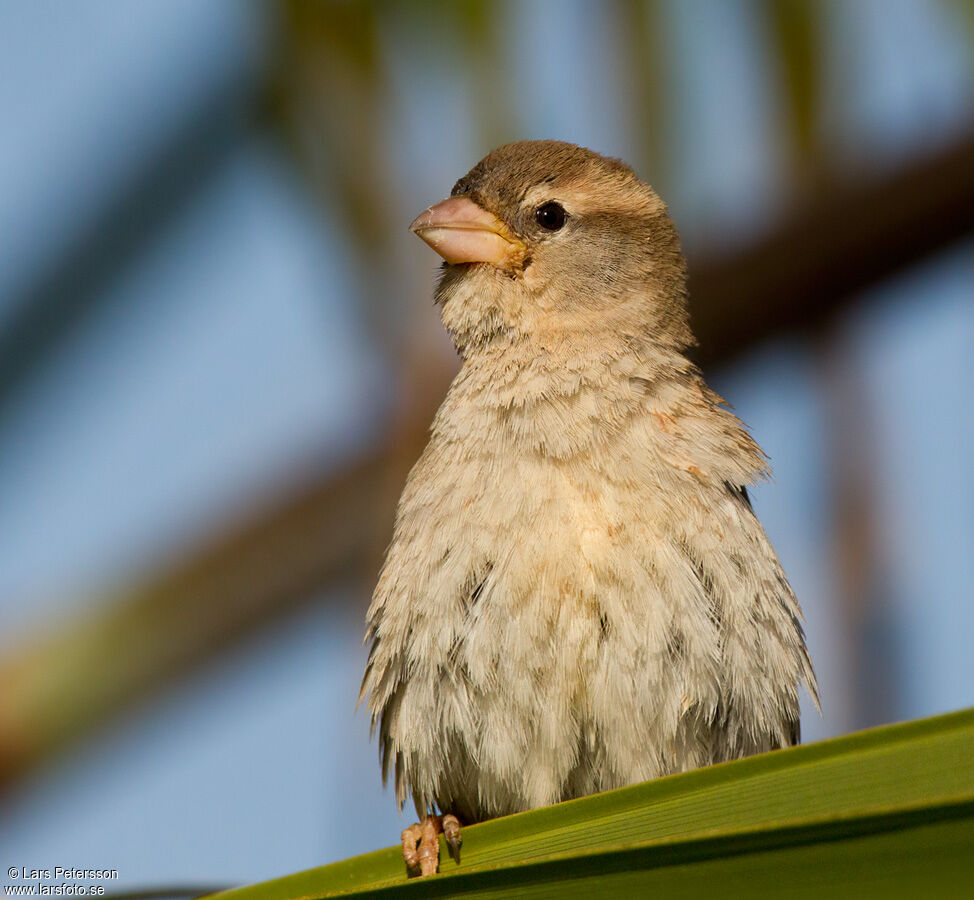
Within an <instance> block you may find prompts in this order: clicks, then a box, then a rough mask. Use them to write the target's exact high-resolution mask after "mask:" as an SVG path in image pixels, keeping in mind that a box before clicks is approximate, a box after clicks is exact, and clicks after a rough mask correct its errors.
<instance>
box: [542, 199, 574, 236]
mask: <svg viewBox="0 0 974 900" xmlns="http://www.w3.org/2000/svg"><path fill="white" fill-rule="evenodd" d="M534 218H535V220H536V221H537V223H538V224H539V225H540V226H541V227H542V228H543V229H544V230H545V231H557V230H558V229H559V228H561V227H562V226H563V225H564V224H565V219H567V218H568V213H566V212H565V207H564V206H562V205H561V204H560V203H555V202H554V200H551V201H549V202H548V203H542V204H541V206H539V207H538V208H537V209H536V210H535V211H534Z"/></svg>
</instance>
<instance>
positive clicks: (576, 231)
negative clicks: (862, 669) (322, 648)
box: [361, 141, 818, 875]
mask: <svg viewBox="0 0 974 900" xmlns="http://www.w3.org/2000/svg"><path fill="white" fill-rule="evenodd" d="M410 228H411V230H412V231H413V232H415V233H416V234H417V235H418V236H419V237H420V238H422V239H423V240H424V241H425V242H426V243H427V244H428V245H429V246H430V247H432V248H433V249H434V250H435V251H436V252H437V253H438V254H439V255H440V256H441V257H443V260H444V262H443V267H442V272H441V275H440V278H439V283H438V285H437V287H436V291H435V300H436V305H437V306H438V307H439V311H440V314H441V317H442V319H443V323H444V324H445V326H446V328H447V329H448V331H449V333H450V335H451V336H452V338H453V341H454V343H455V345H456V348H457V350H458V352H459V354H460V356H461V358H462V367H461V370H460V372H459V374H458V375H457V376H456V378H455V379H454V381H453V383H452V385H451V386H450V388H449V391H448V392H447V395H446V398H445V400H444V401H443V404H442V406H441V407H440V409H439V411H438V412H437V414H436V417H435V419H434V421H433V424H432V426H431V429H430V439H429V444H428V445H427V447H426V449H425V450H424V452H423V454H422V456H421V457H420V459H419V461H418V462H417V463H416V465H415V467H414V468H413V469H412V471H411V472H410V474H409V477H408V480H407V482H406V485H405V488H404V490H403V494H402V497H401V499H400V501H399V506H398V510H397V514H396V521H395V529H394V534H393V538H392V542H391V544H390V546H389V549H388V552H387V556H386V559H385V562H384V565H383V567H382V570H381V573H380V575H379V579H378V584H377V586H376V588H375V593H374V596H373V598H372V603H371V605H370V607H369V610H368V614H367V632H366V642H367V643H369V644H370V651H369V657H368V662H367V665H366V669H365V676H364V679H363V683H362V690H361V699H364V698H366V697H367V698H368V699H367V704H368V709H369V711H370V713H371V719H372V726H373V732H374V731H375V730H376V729H377V730H378V734H379V749H380V757H381V763H382V770H383V778H384V779H385V778H386V777H387V776H388V773H389V771H390V770H391V771H393V772H394V778H395V790H396V799H397V801H398V804H399V808H400V810H401V809H402V807H403V804H404V803H405V801H406V798H407V795H412V798H413V801H414V802H415V806H416V811H417V814H418V816H419V819H420V822H419V823H418V824H416V825H413V826H411V827H409V828H407V829H406V830H405V831H403V834H402V841H403V857H404V860H405V862H406V865H407V868H408V869H409V871H410V872H411V873H413V874H416V873H418V874H422V875H427V874H430V873H433V872H435V871H437V869H438V865H439V839H438V836H437V835H438V833H440V832H442V833H444V836H445V838H446V842H447V845H448V848H449V850H450V852H451V855H453V856H454V857H455V858H456V860H457V862H459V850H460V842H461V834H460V826H461V823H462V824H464V825H469V824H472V823H475V822H480V821H482V820H484V819H489V818H492V817H495V816H504V815H508V814H510V813H515V812H519V811H522V810H528V809H533V808H535V807H539V806H546V805H549V804H553V803H557V802H559V801H562V800H567V799H570V798H574V797H580V796H582V795H585V794H591V793H594V792H598V791H604V790H608V789H611V788H618V787H622V786H624V785H629V784H633V783H634V782H640V781H646V780H648V779H652V778H658V777H660V776H662V775H667V774H670V773H674V772H683V771H686V770H688V769H693V768H696V767H698V766H705V765H709V764H711V763H717V762H722V761H725V760H732V759H737V758H739V757H743V756H747V755H749V754H753V753H761V752H764V751H769V750H773V749H776V748H780V747H787V746H790V745H792V744H795V743H797V742H798V740H799V696H798V695H799V688H800V686H801V685H802V684H804V685H805V686H806V687H807V688H808V690H809V692H810V693H811V695H812V698H813V699H814V700H815V702H816V704H817V702H818V701H817V688H816V683H815V675H814V673H813V670H812V664H811V661H810V658H809V654H808V650H807V649H806V645H805V638H804V633H803V629H802V618H801V611H800V609H799V605H798V602H797V600H796V599H795V595H794V593H793V591H792V589H791V587H790V586H789V584H788V581H787V579H786V577H785V573H784V571H783V570H782V567H781V564H780V563H779V561H778V558H777V556H776V555H775V551H774V550H773V548H772V546H771V543H770V542H769V540H768V537H767V535H766V534H765V532H764V529H763V528H762V526H761V524H760V522H759V521H758V519H757V517H756V516H755V513H754V510H753V509H752V507H751V503H750V501H749V499H748V494H747V485H750V484H753V483H754V482H756V481H758V480H760V479H761V478H763V477H765V476H766V475H767V474H768V472H769V470H768V464H767V459H766V457H765V455H764V454H763V452H762V451H761V449H760V448H759V446H758V445H757V444H756V443H755V441H754V440H753V439H752V438H751V436H750V435H749V433H748V431H747V429H746V427H745V426H744V425H743V424H742V423H741V422H740V421H739V420H738V419H737V418H736V417H735V416H734V415H733V414H732V413H731V412H730V411H729V410H728V409H727V407H726V405H725V404H724V401H723V400H722V399H721V397H719V396H718V395H717V394H716V393H714V392H713V391H712V390H711V389H710V388H709V387H708V386H707V385H706V383H705V382H704V379H703V377H702V374H701V372H700V370H699V369H698V368H697V367H696V366H695V365H694V364H693V363H692V362H691V361H690V360H689V359H688V357H687V351H688V350H689V349H690V348H691V347H692V346H693V345H694V338H693V334H692V332H691V329H690V322H689V316H688V312H687V286H686V265H685V262H684V258H683V254H682V251H681V247H680V240H679V237H678V235H677V231H676V228H675V226H674V224H673V221H672V220H671V218H670V216H669V215H668V213H667V209H666V206H665V205H664V203H663V202H662V200H660V198H659V197H658V196H657V195H656V193H655V192H654V191H653V190H652V188H650V187H649V185H647V184H646V183H644V182H643V181H641V180H640V179H639V177H638V176H637V175H636V173H635V172H634V171H633V169H632V168H630V167H629V166H628V165H626V164H625V163H623V162H621V161H620V160H617V159H609V158H606V157H604V156H601V155H599V154H598V153H595V152H593V151H591V150H587V149H583V148H581V147H577V146H575V145H573V144H568V143H563V142H559V141H523V142H519V143H513V144H507V145H505V146H503V147H500V148H498V149H496V150H494V151H492V152H491V153H489V154H488V155H487V156H486V157H484V159H482V160H481V161H480V162H479V163H477V165H476V166H474V167H473V169H471V170H470V172H469V173H467V174H466V175H465V176H463V177H462V178H461V179H460V180H459V181H458V182H457V183H456V185H455V186H454V188H453V191H452V193H451V195H450V197H449V198H448V199H446V200H443V201H442V202H440V203H437V204H436V205H435V206H431V207H430V208H429V209H427V210H426V211H425V212H423V213H422V214H421V215H420V216H419V217H418V218H417V219H416V220H415V221H414V222H413V223H412V225H411V226H410Z"/></svg>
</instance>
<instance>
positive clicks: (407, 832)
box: [402, 814, 463, 876]
mask: <svg viewBox="0 0 974 900" xmlns="http://www.w3.org/2000/svg"><path fill="white" fill-rule="evenodd" d="M441 832H442V834H443V838H444V840H445V841H446V846H447V849H448V850H449V851H450V856H451V857H452V858H453V859H454V860H455V861H456V862H457V863H458V864H459V862H460V846H461V845H462V844H463V836H462V835H461V834H460V822H459V820H458V819H457V817H456V816H454V815H450V814H447V815H445V816H426V817H425V818H424V819H423V821H422V822H417V823H416V824H415V825H410V826H409V827H408V828H404V829H403V832H402V858H403V861H404V862H405V863H406V868H407V869H408V870H409V872H410V874H412V875H420V876H426V875H435V874H436V873H437V872H438V871H439V868H440V841H439V835H440V833H441Z"/></svg>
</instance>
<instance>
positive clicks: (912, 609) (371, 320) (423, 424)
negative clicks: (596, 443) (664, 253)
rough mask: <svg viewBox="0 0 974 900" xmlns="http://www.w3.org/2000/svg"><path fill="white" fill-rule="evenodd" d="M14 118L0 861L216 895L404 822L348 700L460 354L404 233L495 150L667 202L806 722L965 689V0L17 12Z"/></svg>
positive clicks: (970, 115)
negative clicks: (611, 160)
mask: <svg viewBox="0 0 974 900" xmlns="http://www.w3.org/2000/svg"><path fill="white" fill-rule="evenodd" d="M0 129H2V139H0V197H2V202H0V848H2V850H3V853H2V857H0V863H2V864H3V865H2V869H3V870H4V875H3V877H4V878H6V877H7V876H6V872H5V870H6V869H7V867H8V866H14V865H15V866H35V867H53V866H54V865H64V866H78V867H87V868H92V867H112V868H116V869H118V870H119V881H118V882H114V883H112V884H111V885H109V886H110V887H112V888H122V887H127V886H129V887H130V886H139V887H146V886H151V885H155V884H173V883H176V884H180V883H183V884H186V883H188V884H192V885H198V886H207V885H230V884H237V883H243V882H250V881H255V880H259V879H264V878H268V877H271V876H274V875H279V874H283V873H286V872H289V871H293V870H297V869H301V868H307V867H310V866H314V865H319V864H322V863H325V862H328V861H331V860H334V859H338V858H342V857H346V856H349V855H352V854H356V853H360V852H364V851H367V850H371V849H374V848H377V847H380V846H385V845H389V844H391V843H394V842H395V841H396V840H397V837H398V833H399V830H400V829H401V828H402V827H403V825H404V824H406V823H407V820H411V818H410V816H409V815H407V816H406V817H405V818H404V819H400V818H399V817H398V814H397V812H396V809H395V801H394V798H393V796H392V794H391V793H389V792H383V790H382V788H381V785H380V779H379V769H378V760H377V751H376V748H375V746H374V745H373V744H370V743H369V739H368V722H367V717H366V716H365V715H364V714H363V713H362V712H361V711H360V712H359V713H358V714H355V710H354V707H355V699H356V695H357V691H358V683H359V679H360V677H361V671H362V667H363V663H364V649H363V647H362V643H361V641H362V633H363V627H362V617H363V613H364V609H365V606H366V604H367V601H368V598H369V595H370V592H371V588H372V585H373V582H374V579H375V576H376V573H377V571H378V567H379V564H380V562H381V557H382V551H383V549H384V547H385V544H386V542H387V541H388V539H389V536H390V534H391V524H392V515H393V510H394V505H395V501H396V499H397V497H398V493H399V490H400V489H401V486H402V482H403V480H404V478H405V474H406V472H407V471H408V467H409V465H410V464H411V462H412V461H414V460H415V458H416V457H417V456H418V454H419V451H420V449H421V447H422V445H423V442H424V436H425V431H426V428H427V426H428V423H429V421H430V418H431V416H432V413H433V411H434V409H435V408H436V406H437V404H438V402H439V400H440V399H441V398H442V395H443V393H444V391H445V388H446V385H447V384H448V382H449V379H450V377H452V374H453V373H454V372H455V371H456V369H457V359H456V356H455V354H454V352H453V350H452V347H451V346H450V344H449V341H448V339H447V337H446V335H445V333H444V332H443V329H442V326H441V325H440V322H439V320H438V317H437V315H436V311H435V309H434V308H433V306H432V304H431V291H432V284H433V278H434V274H435V271H436V268H437V261H438V258H437V257H436V256H435V255H434V254H433V253H432V252H431V251H430V250H429V249H428V248H426V247H425V246H424V245H422V244H421V243H420V242H419V241H417V240H416V239H415V238H414V237H413V236H411V235H410V234H408V232H407V231H406V226H407V224H408V223H409V221H410V220H411V219H412V218H413V216H414V215H416V214H417V213H418V212H419V211H420V210H421V209H423V208H424V207H426V206H428V205H429V204H430V203H433V202H435V201H436V200H438V199H440V198H442V197H444V196H446V195H447V194H448V193H449V191H450V188H451V187H452V185H453V182H454V180H455V179H456V178H457V177H459V176H460V175H461V174H463V173H465V172H466V171H467V169H469V168H470V167H471V166H472V165H473V164H474V163H475V162H476V161H477V160H478V159H480V157H481V156H483V155H484V154H485V152H486V151H487V150H489V149H490V148H492V147H494V146H496V145H498V144H500V143H503V142H506V141H509V140H514V139H521V138H540V137H554V138H561V139H565V140H570V141H574V142H577V143H581V144H584V145H586V146H589V147H592V148H594V149H596V150H598V151H600V152H602V153H606V154H610V155H614V156H621V157H623V158H625V159H626V160H627V161H629V162H631V163H632V164H634V165H635V167H636V168H637V170H638V171H639V172H640V173H641V174H642V176H643V177H644V178H646V180H648V181H649V182H650V183H651V184H653V185H654V186H655V187H656V188H657V190H658V191H659V192H660V193H661V194H662V196H663V197H664V198H665V199H666V200H667V202H668V203H669V205H670V208H671V211H672V213H673V216H674V218H675V219H676V222H677V225H678V226H679V228H680V230H681V233H682V235H683V238H684V242H685V247H686V252H687V256H688V259H689V261H690V268H691V273H692V274H691V292H692V309H693V316H694V322H695V326H696V329H697V333H698V335H699V337H700V339H701V347H700V352H699V356H698V359H699V361H700V363H701V364H702V365H703V366H704V368H705V370H706V372H707V374H708V377H709V378H710V380H711V382H712V383H713V384H714V385H715V387H716V388H717V389H718V390H719V391H720V392H721V393H722V394H723V395H724V396H726V397H727V399H728V401H729V402H730V403H731V404H732V405H733V406H734V407H735V409H736V410H737V412H738V414H739V415H740V416H741V417H742V418H743V419H744V420H745V421H746V422H747V423H748V424H749V425H750V427H751V429H752V431H753V433H754V435H755V437H756V438H757V439H758V441H759V442H760V443H761V444H762V445H763V446H764V448H765V449H766V450H767V452H768V453H769V455H770V456H771V460H772V465H773V467H774V470H775V480H774V481H773V482H771V483H768V484H764V485H761V486H759V487H757V488H756V489H754V490H753V492H752V497H753V501H754V505H755V507H756V509H757V511H758V513H759V515H760V517H761V519H762V520H763V522H764V523H765V525H766V527H767V530H768V532H769V533H770V535H771V537H772V540H773V541H774V543H775V546H776V547H777V549H778V551H779V554H780V556H781V558H782V561H783V563H784V565H785V568H786V570H787V572H788V573H789V575H790V577H791V580H792V582H793V584H794V587H795V589H796V591H797V594H798V596H799V598H800V600H801V602H802V604H803V606H804V609H805V613H806V618H807V629H808V635H809V642H810V645H811V650H812V655H813V658H814V660H815V663H816V667H817V670H818V676H819V681H820V685H821V692H822V708H823V711H822V715H821V717H819V715H818V714H817V713H816V712H815V711H814V709H812V708H811V705H810V704H806V714H805V717H804V723H803V730H804V733H805V737H806V739H807V740H814V739H819V738H822V737H826V736H829V735H835V734H840V733H843V732H847V731H850V730H854V729H858V728H862V727H866V726H870V725H875V724H879V723H884V722H890V721H895V720H899V719H904V718H911V717H917V716H924V715H929V714H933V713H937V712H942V711H946V710H951V709H956V708H960V707H963V706H967V705H970V704H972V703H974V654H972V653H971V649H970V648H971V644H972V636H974V604H972V603H971V602H970V600H971V598H970V585H971V584H972V583H974V514H972V510H974V469H972V466H971V460H972V458H974V417H972V414H971V401H970V397H971V395H972V389H974V378H972V366H971V360H972V356H974V302H972V301H974V3H972V2H967V0H848V2H839V0H835V2H827V0H823V2H813V0H651V2H622V0H619V2H602V3H597V2H581V0H578V2H568V0H548V2H540V0H538V2H513V0H511V2H474V0H457V2H449V3H421V2H405V0H404V2H384V3H379V2H360V3H353V2H324V0H321V2H285V3H271V2H266V3H258V2H244V0H208V2H206V3H199V2H195V0H141V2H139V3H124V2H121V0H83V2H76V3H70V4H68V3H63V2H57V0H30V2H28V0H2V2H0ZM805 699H806V700H807V698H805Z"/></svg>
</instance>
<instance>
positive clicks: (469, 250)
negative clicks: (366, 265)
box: [409, 197, 525, 266]
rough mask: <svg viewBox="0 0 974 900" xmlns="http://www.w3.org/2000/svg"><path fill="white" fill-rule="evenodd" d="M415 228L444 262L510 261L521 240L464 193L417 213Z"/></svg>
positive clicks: (505, 262) (521, 249)
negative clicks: (461, 195) (463, 195)
mask: <svg viewBox="0 0 974 900" xmlns="http://www.w3.org/2000/svg"><path fill="white" fill-rule="evenodd" d="M409 230H410V231H413V232H415V233H416V234H417V235H418V236H419V237H421V238H422V239H423V240H424V241H426V243H427V244H429V245H430V246H431V247H432V248H433V249H434V250H435V251H436V252H437V253H439V254H440V256H442V257H443V258H444V259H445V260H446V261H447V262H448V263H473V262H485V263H491V264H492V265H495V266H504V265H506V264H508V263H510V262H511V261H512V259H513V257H515V256H516V255H517V254H518V253H519V252H523V251H524V249H525V247H524V244H523V243H522V242H521V241H519V240H518V239H517V238H516V237H515V236H514V235H513V234H511V232H510V231H509V230H508V228H507V226H506V225H504V223H503V222H501V220H500V219H498V218H497V217H496V216H495V215H493V214H492V213H489V212H487V210H485V209H483V208H482V207H480V206H477V204H476V203H474V202H473V200H470V199H468V198H467V197H450V198H448V199H446V200H441V201H440V202H439V203H437V204H436V206H431V207H430V208H429V209H427V210H426V211H425V212H423V213H421V214H420V215H418V216H417V217H416V218H415V219H414V220H413V223H412V225H410V226H409Z"/></svg>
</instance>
